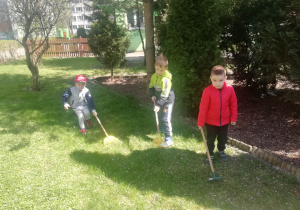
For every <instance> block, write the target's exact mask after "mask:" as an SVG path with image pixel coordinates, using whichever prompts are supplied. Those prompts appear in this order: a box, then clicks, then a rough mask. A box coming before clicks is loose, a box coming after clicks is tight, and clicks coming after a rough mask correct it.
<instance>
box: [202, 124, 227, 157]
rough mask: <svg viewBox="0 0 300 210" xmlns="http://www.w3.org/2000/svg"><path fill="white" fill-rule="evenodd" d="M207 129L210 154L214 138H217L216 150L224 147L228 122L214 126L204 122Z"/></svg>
mask: <svg viewBox="0 0 300 210" xmlns="http://www.w3.org/2000/svg"><path fill="white" fill-rule="evenodd" d="M206 130H207V147H208V151H209V154H210V155H211V156H212V155H213V154H214V149H215V140H216V137H217V140H218V144H217V147H218V150H219V151H224V150H225V149H226V146H225V144H226V143H227V135H228V124H227V125H223V126H214V125H208V124H206Z"/></svg>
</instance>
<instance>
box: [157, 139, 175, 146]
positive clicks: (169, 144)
mask: <svg viewBox="0 0 300 210" xmlns="http://www.w3.org/2000/svg"><path fill="white" fill-rule="evenodd" d="M173 144H174V142H173V140H172V137H167V138H166V139H165V142H163V143H161V145H160V146H161V147H169V146H171V145H173Z"/></svg>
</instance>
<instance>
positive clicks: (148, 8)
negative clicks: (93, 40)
mask: <svg viewBox="0 0 300 210" xmlns="http://www.w3.org/2000/svg"><path fill="white" fill-rule="evenodd" d="M143 2H144V17H145V35H146V53H145V54H146V69H147V82H148V83H149V82H150V79H151V75H152V74H153V73H154V72H155V69H154V63H155V46H154V25H153V0H143Z"/></svg>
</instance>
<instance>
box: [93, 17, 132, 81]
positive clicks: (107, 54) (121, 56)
mask: <svg viewBox="0 0 300 210" xmlns="http://www.w3.org/2000/svg"><path fill="white" fill-rule="evenodd" d="M88 38H89V40H88V43H89V46H90V48H91V50H92V51H93V53H94V55H95V56H96V57H97V59H98V60H99V61H100V62H101V63H102V64H104V65H105V66H106V67H107V68H109V69H110V70H111V78H113V70H114V68H115V67H117V66H119V65H120V64H121V63H122V62H124V61H125V54H126V52H127V50H128V47H129V44H130V40H129V38H128V35H127V32H126V30H125V28H122V27H121V26H119V25H117V24H115V23H114V21H113V20H110V19H109V16H103V17H102V18H101V19H100V20H98V21H97V22H96V23H94V24H93V25H92V28H91V30H90V32H89V34H88Z"/></svg>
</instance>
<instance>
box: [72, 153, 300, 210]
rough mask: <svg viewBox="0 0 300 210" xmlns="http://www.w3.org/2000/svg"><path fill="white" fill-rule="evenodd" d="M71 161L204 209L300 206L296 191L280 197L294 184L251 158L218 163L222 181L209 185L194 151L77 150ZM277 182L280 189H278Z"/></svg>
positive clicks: (207, 172)
mask: <svg viewBox="0 0 300 210" xmlns="http://www.w3.org/2000/svg"><path fill="white" fill-rule="evenodd" d="M70 157H71V158H72V159H73V160H75V161H76V162H78V163H80V164H83V165H87V166H93V169H92V170H93V171H91V172H92V173H97V174H98V173H99V172H100V171H101V172H102V173H104V174H105V176H107V177H108V178H109V179H111V180H113V181H114V182H115V183H119V184H125V185H127V186H128V187H135V188H137V189H138V190H140V191H144V192H148V191H154V192H158V193H160V194H163V195H164V196H168V197H176V196H179V197H184V198H186V199H187V200H188V199H192V200H194V201H195V202H196V203H198V204H199V205H201V206H204V207H206V208H221V209H239V208H238V207H240V206H243V207H245V208H253V209H255V208H261V209H264V207H266V208H267V207H268V205H275V206H277V205H278V206H277V207H280V206H281V207H282V208H284V205H286V201H287V200H289V201H291V202H290V203H289V205H290V206H289V207H295V206H296V205H297V199H298V198H297V196H295V195H294V194H293V192H292V191H291V192H290V193H286V194H284V195H281V194H278V193H276V192H280V190H282V189H286V188H289V187H291V188H293V187H295V185H294V183H293V182H290V183H289V181H288V180H287V179H286V177H285V178H284V177H281V176H279V175H278V174H276V172H272V171H270V170H269V169H268V168H267V167H265V166H264V165H260V164H259V163H258V162H257V161H255V160H252V159H249V157H248V156H247V155H240V156H237V157H230V162H228V163H226V164H225V163H223V162H221V161H216V162H215V164H214V165H215V168H216V170H217V171H216V175H217V176H220V175H223V179H222V180H219V181H208V180H207V179H208V178H210V177H212V174H211V171H210V168H209V167H206V166H205V165H204V160H205V157H206V156H205V154H197V153H195V152H193V151H190V150H182V149H177V148H168V149H162V148H151V149H147V150H144V151H140V150H138V151H133V152H132V153H130V155H122V154H102V153H98V152H87V151H84V150H77V151H74V152H72V153H71V154H70ZM276 176H277V177H276ZM279 180H280V182H281V183H282V184H281V186H278V185H277V184H276V183H278V181H279ZM289 184H290V186H289ZM274 186H275V187H274ZM281 187H282V189H281ZM265 194H268V200H267V201H266V200H265V198H264V196H261V195H265ZM249 196H251V199H249ZM298 197H299V196H298ZM283 201H284V202H283ZM281 207H280V208H281ZM280 208H279V209H280Z"/></svg>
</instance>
